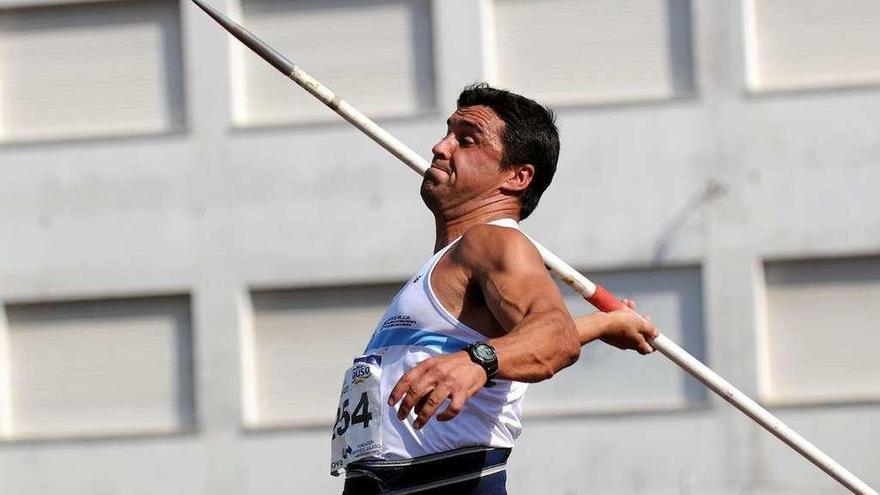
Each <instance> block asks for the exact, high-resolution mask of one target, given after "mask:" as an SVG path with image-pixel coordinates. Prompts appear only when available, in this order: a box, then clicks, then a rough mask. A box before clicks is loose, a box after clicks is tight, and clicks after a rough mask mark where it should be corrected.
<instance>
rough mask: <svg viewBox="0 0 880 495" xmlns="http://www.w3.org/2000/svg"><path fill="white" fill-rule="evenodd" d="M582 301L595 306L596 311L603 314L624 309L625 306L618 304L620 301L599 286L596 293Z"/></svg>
mask: <svg viewBox="0 0 880 495" xmlns="http://www.w3.org/2000/svg"><path fill="white" fill-rule="evenodd" d="M584 299H586V300H587V302H588V303H590V304H592V305H593V306H595V307H596V309H598V310H599V311H602V312H604V313H609V312H611V311H617V310H618V309H625V308H626V305H625V304H623V303H622V302H620V299H618V298H617V297H615V296H614V294H612V293H610V292H608V291H607V290H605V287H602V286H601V285H597V286H596V292H594V293H593V295H592V296H590V297H585V298H584Z"/></svg>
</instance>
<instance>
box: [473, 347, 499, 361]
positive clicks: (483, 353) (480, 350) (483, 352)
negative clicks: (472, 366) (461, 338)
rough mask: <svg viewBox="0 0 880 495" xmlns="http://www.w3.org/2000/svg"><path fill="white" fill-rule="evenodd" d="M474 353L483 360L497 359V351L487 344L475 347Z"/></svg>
mask: <svg viewBox="0 0 880 495" xmlns="http://www.w3.org/2000/svg"><path fill="white" fill-rule="evenodd" d="M474 354H475V355H476V356H477V357H478V358H480V359H482V360H483V361H491V360H493V359H495V351H494V350H493V349H492V348H491V347H489V346H488V345H485V344H480V345H478V346H476V347H475V348H474Z"/></svg>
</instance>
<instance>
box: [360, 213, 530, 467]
mask: <svg viewBox="0 0 880 495" xmlns="http://www.w3.org/2000/svg"><path fill="white" fill-rule="evenodd" d="M490 224H491V225H498V226H502V227H508V228H514V229H518V228H519V225H518V224H517V223H516V221H514V220H512V219H501V220H496V221H494V222H490ZM459 239H461V238H460V237H459V238H458V239H456V240H455V241H453V242H451V243H450V244H449V245H448V246H446V247H444V248H443V249H441V250H440V251H438V252H437V253H435V254H434V256H432V257H431V259H430V260H428V262H427V263H426V264H425V265H424V266H423V267H422V268H421V269H420V270H419V271H418V273H416V275H415V276H414V277H413V278H411V279H410V280H409V281H408V282H407V283H406V285H405V286H404V287H403V288H402V289H401V290H400V292H398V293H397V295H396V296H395V297H394V299H393V300H392V301H391V305H390V306H389V307H388V310H387V311H386V312H385V314H384V315H383V316H382V319H381V320H380V321H379V325H378V326H377V327H376V330H375V331H374V332H373V337H372V339H371V340H370V342H369V344H367V348H366V350H365V352H364V354H366V355H379V356H381V368H382V374H381V385H380V389H381V395H380V397H383V398H384V400H387V398H388V396H389V395H390V394H391V390H392V389H393V388H394V386H395V385H396V384H397V381H398V380H399V379H400V377H401V376H403V374H404V373H405V372H406V371H408V370H409V369H411V368H413V367H414V366H416V365H417V364H419V363H420V362H422V361H424V360H425V359H428V358H430V357H432V356H438V355H441V354H446V353H450V352H456V351H460V350H461V349H463V348H464V347H465V346H467V345H468V344H472V343H474V342H481V341H485V340H486V339H487V337H486V336H485V335H483V334H481V333H480V332H478V331H476V330H474V329H472V328H470V327H468V326H467V325H465V324H463V323H461V322H459V321H458V320H457V319H455V317H453V316H452V315H451V314H450V313H449V312H448V311H446V309H445V308H444V307H443V305H442V304H441V303H440V301H439V300H438V299H437V296H436V295H435V294H434V291H433V289H432V288H431V273H432V272H433V270H434V267H435V266H437V263H438V262H439V261H440V259H441V258H442V257H443V255H444V254H446V252H447V251H449V249H450V248H451V247H452V246H453V245H455V243H456V242H458V240H459ZM495 383H496V385H495V386H494V387H484V388H482V389H481V390H480V391H479V392H477V393H476V394H475V395H474V396H473V397H471V398H470V399H468V400H467V401H466V402H465V405H464V407H463V408H462V410H461V412H460V413H459V414H458V415H457V416H456V417H455V418H453V419H452V420H449V421H445V422H440V421H437V418H436V415H437V414H439V413H440V412H442V411H443V410H444V409H445V408H446V406H447V405H448V404H449V401H448V400H447V401H446V402H444V403H443V404H442V405H441V406H440V407H439V408H437V411H436V412H435V413H434V416H435V417H433V418H431V420H430V421H428V423H427V424H425V425H424V426H423V427H422V429H421V430H416V429H414V428H413V426H412V422H413V420H414V419H415V417H416V415H415V413H414V412H410V416H409V417H408V418H407V419H406V420H405V421H401V420H399V419H397V408H396V407H387V408H385V414H383V417H382V424H381V428H382V430H383V431H382V436H383V440H382V444H383V448H382V451H381V453H379V454H377V455H376V456H375V457H377V458H380V459H387V460H399V459H411V458H414V457H421V456H425V455H430V454H436V453H440V452H447V451H450V450H454V449H458V448H461V447H468V446H489V447H504V448H511V447H513V442H514V440H515V439H516V438H517V437H518V436H519V434H520V431H521V430H522V424H521V421H520V416H521V411H522V399H523V395H524V393H525V391H526V387H527V384H525V383H522V382H514V381H509V380H495Z"/></svg>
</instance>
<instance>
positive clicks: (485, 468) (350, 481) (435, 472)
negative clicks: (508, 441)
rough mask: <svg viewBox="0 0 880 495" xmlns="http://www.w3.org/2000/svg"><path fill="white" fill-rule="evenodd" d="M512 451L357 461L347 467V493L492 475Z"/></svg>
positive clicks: (396, 491)
mask: <svg viewBox="0 0 880 495" xmlns="http://www.w3.org/2000/svg"><path fill="white" fill-rule="evenodd" d="M510 450H511V449H502V448H492V447H465V448H462V449H457V450H452V451H449V452H442V453H439V454H432V455H429V456H424V457H417V458H415V459H404V460H398V461H383V460H363V461H356V462H353V463H351V464H349V465H348V467H347V468H346V475H345V486H346V492H345V493H349V490H351V493H385V494H388V495H392V494H393V495H405V494H410V493H419V492H421V491H425V490H432V489H436V488H441V487H443V486H446V485H451V484H453V483H461V482H464V481H468V480H473V479H477V478H480V477H484V476H490V475H493V474H496V473H499V472H501V471H504V469H505V468H506V467H507V458H508V457H510ZM368 487H372V491H371V490H370V488H368Z"/></svg>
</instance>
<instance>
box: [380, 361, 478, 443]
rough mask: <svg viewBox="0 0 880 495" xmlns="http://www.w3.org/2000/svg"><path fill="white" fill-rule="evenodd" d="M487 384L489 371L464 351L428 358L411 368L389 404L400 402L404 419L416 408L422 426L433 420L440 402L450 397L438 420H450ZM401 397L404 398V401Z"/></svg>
mask: <svg viewBox="0 0 880 495" xmlns="http://www.w3.org/2000/svg"><path fill="white" fill-rule="evenodd" d="M485 384H486V372H485V371H484V370H483V368H482V367H481V366H480V365H478V364H476V363H474V362H473V361H471V358H470V356H468V354H467V353H466V352H464V351H462V352H456V353H453V354H446V355H443V356H436V357H433V358H429V359H426V360H424V361H422V362H421V363H419V364H418V365H417V366H415V367H414V368H412V369H410V370H409V371H407V372H406V373H405V374H404V375H403V376H402V377H400V380H398V381H397V385H395V386H394V390H392V391H391V396H390V397H389V398H388V405H389V406H392V407H393V406H394V405H395V404H397V403H398V402H400V407H399V408H398V409H397V418H398V419H400V420H401V421H403V420H405V419H406V417H407V416H409V413H410V411H413V410H414V411H415V413H416V415H417V417H416V420H415V421H414V422H413V427H415V429H417V430H418V429H420V428H421V427H423V426H425V424H426V423H427V422H428V421H430V419H431V416H433V415H434V413H435V412H436V411H437V409H438V408H439V407H440V405H442V404H443V402H445V401H446V399H450V402H449V405H448V406H446V409H445V410H443V412H441V413H440V414H438V415H437V420H438V421H449V420H450V419H452V418H454V417H455V416H456V415H458V413H459V412H461V408H462V407H464V403H465V401H466V400H468V399H470V398H471V397H473V395H474V394H476V393H477V392H479V391H480V389H481V388H483V385H485ZM401 399H403V401H402V402H401Z"/></svg>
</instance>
